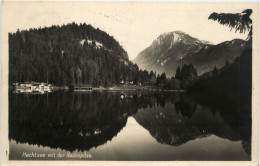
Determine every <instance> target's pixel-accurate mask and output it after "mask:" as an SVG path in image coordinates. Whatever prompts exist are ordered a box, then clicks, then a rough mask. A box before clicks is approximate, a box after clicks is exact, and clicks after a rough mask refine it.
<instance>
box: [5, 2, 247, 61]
mask: <svg viewBox="0 0 260 166" xmlns="http://www.w3.org/2000/svg"><path fill="white" fill-rule="evenodd" d="M250 5H251V4H250V3H245V2H244V3H149V2H142V3H140V2H139V3H138V2H120V3H107V2H99V3H91V2H79V3H75V2H72V3H71V2H34V3H32V2H29V3H28V2H27V3H25V2H23V3H15V2H8V3H6V2H4V3H3V7H4V9H3V11H4V12H5V11H8V12H5V14H6V16H7V17H8V23H7V24H8V25H7V26H8V28H9V30H8V31H9V32H15V31H16V30H17V29H18V28H19V29H20V30H22V29H29V28H38V27H44V26H47V27H48V26H51V25H62V24H67V23H71V22H73V21H74V22H76V23H87V24H91V25H92V26H94V27H95V28H99V29H101V30H103V31H105V32H107V33H108V34H109V35H111V36H114V37H115V39H116V40H117V41H118V42H119V43H120V44H121V45H122V46H123V48H124V49H125V50H126V51H127V52H128V55H129V58H130V59H133V58H134V57H135V56H137V54H138V53H139V52H140V51H142V50H143V49H145V48H146V47H148V46H149V45H150V44H151V43H152V42H153V40H155V39H156V38H157V37H158V36H159V35H160V34H161V33H164V32H171V31H176V30H181V31H183V32H185V33H188V34H189V35H191V36H192V37H196V38H198V39H201V40H206V41H209V42H212V43H214V44H217V43H220V42H223V41H226V40H232V39H234V38H241V39H245V38H246V36H247V34H239V33H238V32H237V33H235V32H234V31H230V29H229V28H228V27H226V26H222V25H220V24H218V23H217V22H215V21H212V20H208V16H209V15H210V14H211V13H212V12H225V13H226V12H230V13H237V12H242V11H243V10H244V9H247V8H250ZM251 6H252V5H251ZM6 22H7V21H6Z"/></svg>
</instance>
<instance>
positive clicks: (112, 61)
mask: <svg viewBox="0 0 260 166" xmlns="http://www.w3.org/2000/svg"><path fill="white" fill-rule="evenodd" d="M155 76H156V73H153V72H150V73H148V72H147V71H142V70H139V68H138V66H137V65H136V64H133V63H132V62H131V61H129V59H128V55H127V53H126V52H125V50H124V49H123V48H122V47H121V46H120V44H119V43H118V42H117V41H116V40H115V39H114V38H113V37H111V36H109V35H108V34H107V33H106V32H104V31H101V30H99V29H95V28H93V27H92V26H91V25H87V24H85V23H84V24H80V25H77V24H75V23H71V24H68V25H63V26H52V27H48V28H47V27H45V28H39V29H29V30H23V31H20V30H18V31H17V32H15V33H9V82H10V83H14V82H26V81H36V82H47V81H48V82H49V83H52V84H54V85H57V86H63V85H73V84H89V85H92V86H112V85H117V84H119V83H120V82H121V81H122V80H123V81H133V83H135V84H137V83H145V82H150V81H152V80H153V79H154V77H155Z"/></svg>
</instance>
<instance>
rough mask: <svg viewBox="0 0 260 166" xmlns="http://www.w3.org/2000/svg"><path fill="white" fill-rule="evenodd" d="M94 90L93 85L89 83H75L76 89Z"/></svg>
mask: <svg viewBox="0 0 260 166" xmlns="http://www.w3.org/2000/svg"><path fill="white" fill-rule="evenodd" d="M90 90H92V86H91V85H88V84H75V85H74V91H90Z"/></svg>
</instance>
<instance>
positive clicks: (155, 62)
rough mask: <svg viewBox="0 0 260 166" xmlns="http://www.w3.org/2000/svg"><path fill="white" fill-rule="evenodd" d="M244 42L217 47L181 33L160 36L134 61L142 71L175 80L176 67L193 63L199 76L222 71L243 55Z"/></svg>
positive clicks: (225, 43)
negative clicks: (227, 64)
mask: <svg viewBox="0 0 260 166" xmlns="http://www.w3.org/2000/svg"><path fill="white" fill-rule="evenodd" d="M244 45H245V41H244V40H241V39H234V40H232V41H226V42H223V43H220V44H217V45H213V44H211V43H210V42H208V41H202V40H199V39H197V38H194V37H191V36H190V35H188V34H186V33H184V32H182V31H173V32H169V33H163V34H161V35H160V36H159V37H158V38H157V39H156V40H154V41H153V43H152V44H151V45H150V46H149V47H147V48H146V49H145V50H143V51H142V52H140V53H139V54H138V55H137V57H136V58H135V59H134V60H133V62H134V63H136V64H137V65H138V66H139V67H140V68H141V69H146V70H148V71H149V70H153V71H156V72H157V73H162V72H165V73H166V74H167V75H168V76H174V74H175V72H176V70H177V67H178V66H182V65H184V64H190V63H192V64H193V65H194V67H195V68H196V69H197V72H198V75H201V74H203V73H205V72H208V71H211V70H212V69H213V68H214V66H217V67H218V68H219V67H222V66H224V64H225V62H226V61H231V62H232V61H234V59H235V58H236V57H237V56H239V55H240V54H241V53H242V50H243V48H244Z"/></svg>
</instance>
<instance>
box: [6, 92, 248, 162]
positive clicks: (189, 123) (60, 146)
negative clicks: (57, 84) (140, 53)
mask: <svg viewBox="0 0 260 166" xmlns="http://www.w3.org/2000/svg"><path fill="white" fill-rule="evenodd" d="M216 100H217V99H216ZM214 103H216V102H215V101H214V102H213V103H210V102H203V99H201V96H200V98H199V100H198V99H197V97H196V96H194V95H188V94H186V93H181V92H142V91H124V92H123V91H121V92H120V91H119V92H113V91H90V92H61V91H57V92H52V93H48V94H14V93H9V143H10V151H9V159H10V160H145V161H147V160H159V161H162V160H184V161H186V160H251V110H248V109H247V108H248V107H247V106H242V105H240V104H238V103H237V102H234V101H232V102H230V103H229V104H223V105H219V104H214Z"/></svg>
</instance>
